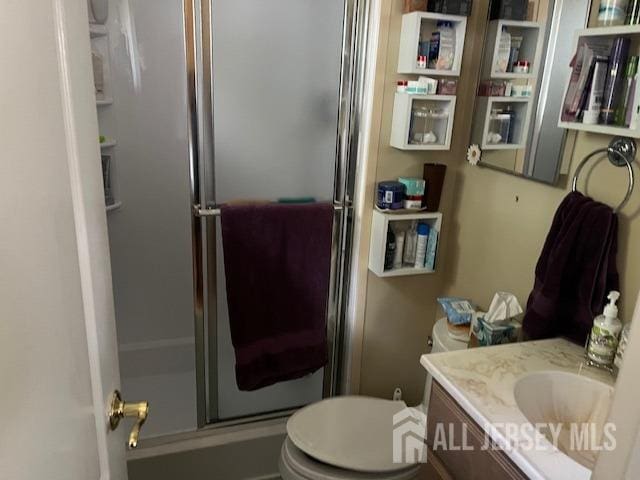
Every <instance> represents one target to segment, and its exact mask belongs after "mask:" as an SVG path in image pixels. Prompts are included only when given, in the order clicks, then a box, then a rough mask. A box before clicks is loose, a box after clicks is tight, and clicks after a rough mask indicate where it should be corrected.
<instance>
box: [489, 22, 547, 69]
mask: <svg viewBox="0 0 640 480" xmlns="http://www.w3.org/2000/svg"><path fill="white" fill-rule="evenodd" d="M542 27H543V25H542V24H541V23H539V22H525V21H518V20H492V21H490V22H489V30H488V33H487V40H486V41H487V45H489V46H490V48H491V50H488V52H491V55H487V54H486V53H485V55H484V58H483V64H482V78H484V79H487V78H496V79H505V80H507V79H510V80H530V79H535V78H537V76H538V71H539V67H540V58H541V55H542V45H543V41H544V38H543V37H544V34H543V31H542ZM503 29H504V30H506V31H507V32H509V33H510V34H511V35H517V36H520V37H522V44H521V46H520V55H519V57H518V59H519V60H526V61H528V62H529V63H530V68H529V73H513V72H508V71H507V72H503V71H500V70H498V68H497V64H498V63H499V62H498V60H499V55H498V52H499V47H500V36H501V34H502V31H503Z"/></svg>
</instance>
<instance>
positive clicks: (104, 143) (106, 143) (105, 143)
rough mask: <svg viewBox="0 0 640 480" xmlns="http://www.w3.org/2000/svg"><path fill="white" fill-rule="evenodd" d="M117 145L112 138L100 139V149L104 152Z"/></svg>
mask: <svg viewBox="0 0 640 480" xmlns="http://www.w3.org/2000/svg"><path fill="white" fill-rule="evenodd" d="M117 144H118V142H116V141H115V140H114V139H113V138H101V139H100V149H101V150H106V149H108V148H113V147H115V146H116V145H117Z"/></svg>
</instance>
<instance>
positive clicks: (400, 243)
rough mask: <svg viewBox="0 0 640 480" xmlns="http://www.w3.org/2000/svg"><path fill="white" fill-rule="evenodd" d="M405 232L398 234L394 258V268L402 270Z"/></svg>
mask: <svg viewBox="0 0 640 480" xmlns="http://www.w3.org/2000/svg"><path fill="white" fill-rule="evenodd" d="M404 238H405V232H403V231H400V232H396V252H395V256H394V257H393V268H402V254H403V253H404V252H403V251H404Z"/></svg>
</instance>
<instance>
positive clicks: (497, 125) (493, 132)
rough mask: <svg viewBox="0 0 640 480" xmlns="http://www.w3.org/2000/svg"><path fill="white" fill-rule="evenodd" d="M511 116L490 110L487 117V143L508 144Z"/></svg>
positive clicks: (500, 111)
mask: <svg viewBox="0 0 640 480" xmlns="http://www.w3.org/2000/svg"><path fill="white" fill-rule="evenodd" d="M511 118H512V116H511V114H510V113H508V112H503V111H502V110H492V111H491V115H490V116H489V129H488V132H487V143H489V144H492V145H498V144H505V143H509V141H510V138H509V135H510V133H511Z"/></svg>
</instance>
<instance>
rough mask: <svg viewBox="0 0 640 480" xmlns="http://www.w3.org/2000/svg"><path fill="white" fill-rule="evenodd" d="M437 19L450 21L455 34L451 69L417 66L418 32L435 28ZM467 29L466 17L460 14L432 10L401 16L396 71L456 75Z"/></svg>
mask: <svg viewBox="0 0 640 480" xmlns="http://www.w3.org/2000/svg"><path fill="white" fill-rule="evenodd" d="M439 21H447V22H451V24H452V26H453V29H454V31H455V35H456V48H455V55H454V57H453V66H452V68H451V70H436V69H433V68H418V63H417V62H418V47H419V43H420V34H421V31H422V30H423V29H424V30H425V31H426V32H428V33H429V35H430V34H431V32H433V31H435V30H436V24H437V22H439ZM466 30H467V17H463V16H460V15H445V14H442V13H433V12H412V13H406V14H404V15H403V16H402V30H401V33H400V52H399V54H398V73H406V74H413V75H429V76H448V77H458V76H459V75H460V66H461V65H462V51H463V50H464V37H465V32H466Z"/></svg>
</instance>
